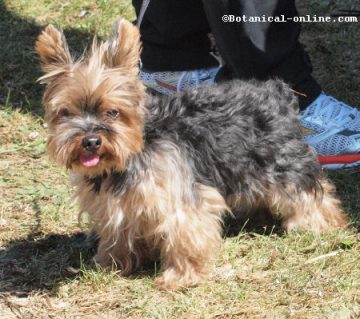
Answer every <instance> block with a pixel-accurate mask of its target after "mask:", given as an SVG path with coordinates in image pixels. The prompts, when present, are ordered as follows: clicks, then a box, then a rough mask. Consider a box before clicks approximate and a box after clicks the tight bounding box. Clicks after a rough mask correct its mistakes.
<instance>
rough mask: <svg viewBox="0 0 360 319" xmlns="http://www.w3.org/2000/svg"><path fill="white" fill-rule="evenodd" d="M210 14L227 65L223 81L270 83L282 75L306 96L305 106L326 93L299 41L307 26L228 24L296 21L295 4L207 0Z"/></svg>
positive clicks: (302, 104)
mask: <svg viewBox="0 0 360 319" xmlns="http://www.w3.org/2000/svg"><path fill="white" fill-rule="evenodd" d="M202 1H203V5H204V10H205V13H206V16H207V19H208V22H209V25H210V28H211V30H212V33H213V35H214V37H215V41H216V43H217V46H218V49H219V52H220V54H221V56H222V57H223V59H224V61H225V64H226V67H225V68H224V70H223V72H222V73H220V77H223V78H229V77H236V78H243V79H249V78H257V79H266V78H269V77H279V78H281V79H283V80H284V81H285V82H287V83H289V84H290V85H291V86H292V87H293V88H294V89H295V90H296V91H299V92H301V93H304V94H306V97H303V96H300V97H299V102H300V107H301V108H305V107H306V106H307V105H308V104H310V103H311V102H312V101H313V100H314V99H315V98H316V97H317V96H318V95H319V94H320V92H321V88H320V86H319V84H318V83H317V82H316V81H315V80H314V79H313V77H312V76H311V71H312V66H311V63H310V60H309V57H308V55H307V54H306V52H305V51H304V49H303V47H302V46H301V44H300V43H299V41H298V38H299V34H300V29H301V26H300V24H299V23H295V22H292V21H287V22H284V23H275V22H240V23H237V22H232V23H226V22H223V21H222V16H223V15H235V16H240V17H242V16H243V15H244V16H245V17H246V18H250V17H254V16H258V17H262V16H266V17H267V16H272V17H273V16H280V15H284V16H285V18H287V17H294V16H297V15H298V12H297V9H296V6H295V0H266V1H264V0H202Z"/></svg>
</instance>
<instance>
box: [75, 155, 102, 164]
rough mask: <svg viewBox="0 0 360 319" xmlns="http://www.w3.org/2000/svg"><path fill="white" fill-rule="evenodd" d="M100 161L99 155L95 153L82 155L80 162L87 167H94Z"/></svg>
mask: <svg viewBox="0 0 360 319" xmlns="http://www.w3.org/2000/svg"><path fill="white" fill-rule="evenodd" d="M99 161H100V156H99V155H93V156H89V157H87V156H80V163H81V164H82V165H84V166H86V167H93V166H96V165H97V164H98V163H99Z"/></svg>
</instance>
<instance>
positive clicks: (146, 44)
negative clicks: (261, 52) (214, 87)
mask: <svg viewBox="0 0 360 319" xmlns="http://www.w3.org/2000/svg"><path fill="white" fill-rule="evenodd" d="M145 1H146V0H144V2H145ZM147 1H148V0H147ZM144 2H143V0H133V5H134V7H135V11H136V15H137V17H138V19H140V20H141V21H137V25H138V26H139V29H140V33H141V40H142V42H143V51H142V54H141V61H142V68H141V73H140V77H141V80H142V81H143V82H144V84H145V85H146V86H147V87H148V88H150V89H152V90H153V91H156V92H158V93H162V94H174V93H176V92H179V91H181V90H183V89H185V88H188V87H194V86H200V85H204V84H210V83H213V82H214V78H215V75H216V73H217V71H218V68H219V63H218V61H217V60H216V59H215V58H214V56H213V55H212V53H211V51H212V46H213V44H212V42H211V41H210V39H209V36H208V34H209V32H210V29H209V25H208V22H207V19H206V16H205V13H204V9H203V5H202V2H201V0H192V1H183V0H168V1H163V0H150V2H148V5H147V8H146V11H144V10H143V12H142V13H141V11H142V4H143V3H144ZM139 22H140V23H139Z"/></svg>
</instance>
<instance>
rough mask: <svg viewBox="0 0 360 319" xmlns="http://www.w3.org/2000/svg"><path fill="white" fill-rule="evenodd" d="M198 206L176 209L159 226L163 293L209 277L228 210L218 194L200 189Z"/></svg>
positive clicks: (196, 190)
mask: <svg viewBox="0 0 360 319" xmlns="http://www.w3.org/2000/svg"><path fill="white" fill-rule="evenodd" d="M194 191H195V192H197V196H196V198H197V199H198V200H197V202H196V203H191V204H190V205H189V204H188V205H182V206H181V207H177V208H176V211H175V212H173V213H171V214H168V215H167V217H166V218H165V219H164V221H163V222H162V224H161V225H160V226H159V228H158V229H159V231H160V232H161V238H162V239H161V241H160V257H161V265H162V270H163V273H162V274H161V276H160V277H159V278H158V279H157V280H156V285H157V286H158V287H159V288H161V289H166V290H177V289H182V288H185V287H190V286H195V285H197V284H198V283H200V282H201V281H203V280H204V279H205V278H206V276H207V275H208V273H209V267H208V266H209V261H211V259H212V257H213V256H214V254H215V253H216V252H217V251H218V249H219V247H220V244H221V217H222V215H223V213H225V212H226V210H227V206H226V204H225V201H224V199H223V197H222V196H221V195H220V194H219V193H218V191H217V190H215V189H213V188H211V187H208V186H203V185H198V186H197V187H196V189H195V190H194Z"/></svg>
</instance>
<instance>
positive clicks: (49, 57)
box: [35, 24, 72, 79]
mask: <svg viewBox="0 0 360 319" xmlns="http://www.w3.org/2000/svg"><path fill="white" fill-rule="evenodd" d="M35 50H36V52H37V54H38V55H39V57H40V60H41V63H42V69H43V71H44V73H45V75H44V76H43V77H42V78H41V79H43V78H50V77H53V76H56V75H58V74H61V73H63V72H66V70H68V69H69V68H70V66H71V64H72V58H71V55H70V52H69V49H68V46H67V43H66V40H65V36H64V34H63V32H62V31H60V30H58V29H57V28H55V27H54V26H53V25H51V24H50V25H48V26H47V27H46V28H45V30H44V31H42V32H41V34H40V35H39V37H38V38H37V41H36V44H35Z"/></svg>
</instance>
